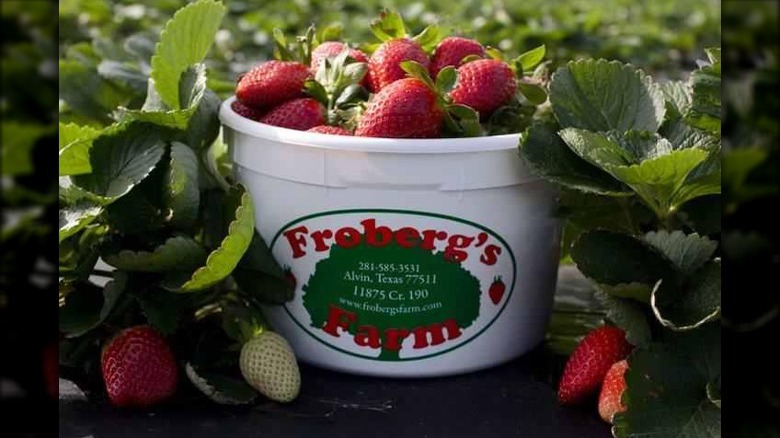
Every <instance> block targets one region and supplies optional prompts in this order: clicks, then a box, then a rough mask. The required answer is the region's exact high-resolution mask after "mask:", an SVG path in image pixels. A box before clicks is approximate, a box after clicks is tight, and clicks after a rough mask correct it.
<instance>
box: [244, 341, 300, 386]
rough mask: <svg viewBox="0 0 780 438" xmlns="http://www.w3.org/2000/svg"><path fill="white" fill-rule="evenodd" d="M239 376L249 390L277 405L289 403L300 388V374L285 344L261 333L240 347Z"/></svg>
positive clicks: (288, 347)
mask: <svg viewBox="0 0 780 438" xmlns="http://www.w3.org/2000/svg"><path fill="white" fill-rule="evenodd" d="M239 365H240V368H241V375H242V376H244V380H246V381H247V383H249V384H250V385H251V386H252V387H253V388H255V389H256V390H257V391H259V392H260V393H261V394H263V395H264V396H266V397H268V398H270V399H271V400H274V401H278V402H289V401H292V400H293V399H295V397H297V396H298V392H299V391H300V389H301V374H300V371H299V370H298V363H297V362H296V361H295V354H294V353H293V351H292V348H290V344H288V343H287V341H286V340H285V339H284V338H283V337H281V336H279V335H278V334H276V333H273V332H267V331H266V332H262V333H261V334H260V335H258V336H257V337H255V338H254V339H252V340H250V341H248V342H247V343H245V344H244V346H243V347H242V348H241V357H240V359H239Z"/></svg>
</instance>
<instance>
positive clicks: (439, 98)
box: [401, 61, 484, 137]
mask: <svg viewBox="0 0 780 438" xmlns="http://www.w3.org/2000/svg"><path fill="white" fill-rule="evenodd" d="M401 68H402V69H403V70H404V71H405V72H406V73H407V76H409V77H412V78H415V79H418V80H420V81H421V82H422V83H424V84H425V85H426V86H427V87H428V88H429V89H430V90H431V91H433V93H434V94H435V95H436V105H437V106H438V107H439V108H440V109H441V110H442V113H443V116H444V117H443V118H444V126H445V127H446V129H447V130H448V131H449V133H450V134H451V135H452V136H454V137H479V136H482V135H484V131H483V130H482V126H481V125H480V124H479V114H478V113H477V112H476V111H474V109H472V108H470V107H468V106H466V105H459V104H456V103H453V101H452V98H451V97H450V96H449V92H450V91H452V89H453V88H454V87H455V83H456V82H457V81H458V71H457V70H456V69H455V67H452V66H447V67H445V68H443V69H441V71H440V72H439V74H438V75H437V76H436V81H435V82H434V81H433V79H431V76H430V74H429V73H428V69H426V68H425V67H423V66H422V65H421V64H420V63H418V62H416V61H404V62H402V63H401Z"/></svg>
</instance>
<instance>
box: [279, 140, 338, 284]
mask: <svg viewBox="0 0 780 438" xmlns="http://www.w3.org/2000/svg"><path fill="white" fill-rule="evenodd" d="M307 131H309V132H319V133H320V134H330V135H352V133H351V132H349V131H347V130H346V129H344V128H342V127H341V126H330V125H319V126H315V127H313V128H311V129H307ZM291 275H292V274H291Z"/></svg>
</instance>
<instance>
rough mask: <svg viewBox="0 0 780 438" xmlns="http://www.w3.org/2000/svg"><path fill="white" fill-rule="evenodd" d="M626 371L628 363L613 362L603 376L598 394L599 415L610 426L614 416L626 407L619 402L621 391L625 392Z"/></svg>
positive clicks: (624, 361) (622, 361)
mask: <svg viewBox="0 0 780 438" xmlns="http://www.w3.org/2000/svg"><path fill="white" fill-rule="evenodd" d="M627 369H628V361H626V360H621V361H619V362H615V363H614V364H613V365H612V367H611V368H610V369H609V371H607V375H606V376H604V383H603V384H602V385H601V393H600V394H599V415H601V418H602V419H603V420H604V421H606V422H607V423H610V424H612V418H613V417H614V416H615V414H617V413H620V412H623V411H625V410H626V407H625V406H624V405H623V403H622V401H621V400H620V398H621V396H622V395H623V391H625V390H626V379H625V373H626V370H627Z"/></svg>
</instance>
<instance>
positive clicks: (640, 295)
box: [596, 282, 653, 303]
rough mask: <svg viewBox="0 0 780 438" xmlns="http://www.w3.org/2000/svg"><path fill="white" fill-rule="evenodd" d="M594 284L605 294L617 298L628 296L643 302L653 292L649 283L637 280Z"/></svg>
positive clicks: (648, 298) (646, 301) (647, 299)
mask: <svg viewBox="0 0 780 438" xmlns="http://www.w3.org/2000/svg"><path fill="white" fill-rule="evenodd" d="M596 286H597V287H598V288H599V290H600V291H602V292H604V293H605V294H607V295H610V296H613V297H617V298H630V299H633V300H636V301H641V302H643V303H649V302H650V296H651V295H652V293H653V287H652V286H651V285H649V284H644V283H637V282H632V283H619V284H601V283H596Z"/></svg>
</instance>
